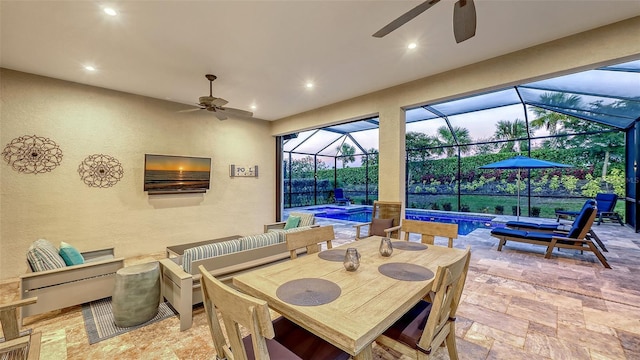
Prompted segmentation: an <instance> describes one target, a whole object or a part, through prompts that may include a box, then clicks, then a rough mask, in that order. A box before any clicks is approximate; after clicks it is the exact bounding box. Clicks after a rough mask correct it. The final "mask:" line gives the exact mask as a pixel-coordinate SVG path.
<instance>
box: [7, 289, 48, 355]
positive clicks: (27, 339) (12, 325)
mask: <svg viewBox="0 0 640 360" xmlns="http://www.w3.org/2000/svg"><path fill="white" fill-rule="evenodd" d="M36 301H38V298H37V297H33V298H28V299H24V300H18V301H13V302H10V303H8V304H2V305H0V324H2V334H3V335H4V340H5V341H4V342H1V343H0V358H2V359H28V360H31V359H39V358H40V342H41V337H42V333H40V332H37V333H27V334H26V335H25V334H23V335H20V324H19V317H18V316H19V315H18V310H19V308H20V307H22V306H27V305H31V304H35V303H36Z"/></svg>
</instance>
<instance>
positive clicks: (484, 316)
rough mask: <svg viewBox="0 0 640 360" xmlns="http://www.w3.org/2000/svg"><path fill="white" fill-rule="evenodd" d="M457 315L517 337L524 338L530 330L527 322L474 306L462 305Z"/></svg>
mask: <svg viewBox="0 0 640 360" xmlns="http://www.w3.org/2000/svg"><path fill="white" fill-rule="evenodd" d="M456 315H458V316H464V317H466V318H468V319H470V320H473V321H474V322H478V323H480V324H484V325H487V326H492V327H495V328H497V329H500V330H503V331H506V332H508V333H510V334H513V335H516V336H522V337H524V336H525V335H526V334H527V330H528V328H529V322H528V321H527V320H523V319H520V318H518V317H514V316H511V315H507V314H504V313H500V312H497V311H493V310H491V309H487V308H485V307H482V306H477V305H473V304H467V303H463V304H461V305H460V307H459V308H458V313H457V314H456Z"/></svg>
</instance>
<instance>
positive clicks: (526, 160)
mask: <svg viewBox="0 0 640 360" xmlns="http://www.w3.org/2000/svg"><path fill="white" fill-rule="evenodd" d="M568 167H572V166H571V165H566V164H560V163H555V162H551V161H546V160H538V159H532V158H530V157H527V156H522V155H518V156H514V157H512V158H510V159H506V160H502V161H498V162H494V163H491V164H487V165H483V166H480V167H479V169H517V170H518V175H517V178H518V208H517V212H516V215H517V218H518V220H519V219H520V170H523V169H548V168H568Z"/></svg>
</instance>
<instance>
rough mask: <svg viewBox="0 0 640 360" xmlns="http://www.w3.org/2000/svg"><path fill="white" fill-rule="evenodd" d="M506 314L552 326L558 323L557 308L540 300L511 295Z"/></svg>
mask: <svg viewBox="0 0 640 360" xmlns="http://www.w3.org/2000/svg"><path fill="white" fill-rule="evenodd" d="M507 314H509V315H512V316H516V317H519V318H522V319H525V320H528V321H532V322H537V323H540V324H542V325H546V326H549V327H552V328H555V327H556V326H557V325H558V308H557V307H556V306H555V305H554V304H550V303H544V302H541V301H536V300H530V299H525V298H520V297H513V298H512V299H511V304H509V308H508V309H507Z"/></svg>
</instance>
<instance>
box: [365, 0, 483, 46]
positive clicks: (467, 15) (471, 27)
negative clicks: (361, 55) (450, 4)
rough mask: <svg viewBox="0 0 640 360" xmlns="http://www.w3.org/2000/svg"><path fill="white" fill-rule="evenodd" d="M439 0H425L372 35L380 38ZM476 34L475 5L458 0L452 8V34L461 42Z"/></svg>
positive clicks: (467, 0)
mask: <svg viewBox="0 0 640 360" xmlns="http://www.w3.org/2000/svg"><path fill="white" fill-rule="evenodd" d="M438 2H440V0H427V1H425V2H423V3H421V4H420V5H418V6H416V7H414V8H413V9H411V10H409V11H407V12H406V13H404V14H402V15H400V17H398V18H397V19H395V20H393V21H392V22H390V23H389V24H387V25H386V26H385V27H383V28H382V29H380V30H378V31H377V32H376V33H375V34H373V37H377V38H381V37H383V36H386V35H387V34H389V33H390V32H392V31H393V30H395V29H397V28H399V27H400V26H402V25H404V24H405V23H407V22H409V21H410V20H411V19H413V18H414V17H416V16H418V15H420V14H422V13H423V12H425V11H426V10H427V9H429V8H430V7H432V6H433V5H435V4H437V3H438ZM475 34H476V6H475V4H474V3H473V0H458V1H457V2H456V4H455V6H454V8H453V35H454V37H455V38H456V43H461V42H463V41H465V40H467V39H470V38H472V37H473V36H474V35H475Z"/></svg>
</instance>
